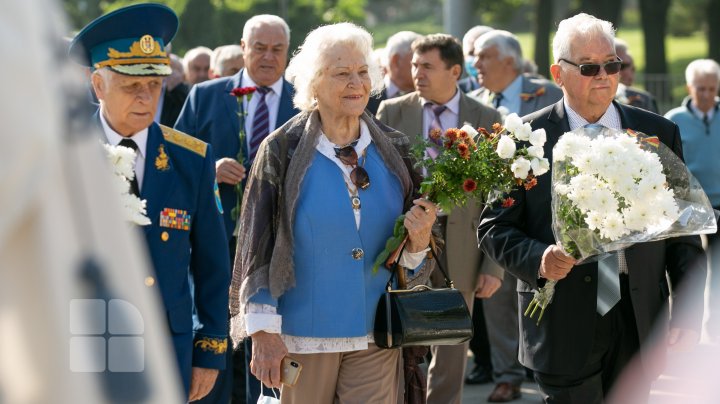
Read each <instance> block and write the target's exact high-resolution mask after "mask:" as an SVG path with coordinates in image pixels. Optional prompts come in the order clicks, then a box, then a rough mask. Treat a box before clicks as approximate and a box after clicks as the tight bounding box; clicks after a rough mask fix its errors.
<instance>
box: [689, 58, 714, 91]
mask: <svg viewBox="0 0 720 404" xmlns="http://www.w3.org/2000/svg"><path fill="white" fill-rule="evenodd" d="M701 76H715V77H717V81H718V83H719V84H720V65H718V63H717V62H716V61H714V60H712V59H696V60H693V61H692V62H690V64H688V65H687V67H686V68H685V84H687V85H689V86H691V85H693V83H694V82H695V79H696V78H698V77H701Z"/></svg>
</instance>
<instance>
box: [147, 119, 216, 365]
mask: <svg viewBox="0 0 720 404" xmlns="http://www.w3.org/2000/svg"><path fill="white" fill-rule="evenodd" d="M140 198H141V199H144V200H146V201H147V217H148V218H149V219H150V220H151V222H152V223H151V224H150V225H147V226H144V227H143V228H142V230H143V232H144V233H145V238H146V240H147V246H148V249H149V252H150V258H151V260H152V263H153V267H154V269H155V273H156V276H157V283H158V286H159V288H160V292H161V295H162V300H163V303H164V305H165V310H166V312H167V317H168V325H169V327H170V331H171V332H172V334H173V335H178V334H187V333H190V332H192V331H193V319H192V312H193V303H194V305H195V307H196V308H197V314H198V317H199V320H200V323H201V324H202V328H201V329H199V330H197V331H196V332H195V336H194V339H193V352H192V364H193V366H198V367H204V368H215V369H223V368H224V366H225V351H226V349H227V318H228V289H229V285H230V260H229V252H228V243H227V239H226V237H225V233H224V227H223V220H222V214H221V207H220V201H219V196H218V192H217V187H216V185H215V159H214V157H213V154H212V149H211V147H210V145H208V144H206V143H205V142H202V141H200V140H198V139H195V138H194V137H192V136H188V135H186V134H184V133H182V132H178V131H175V130H173V129H171V128H168V127H164V126H160V125H158V124H156V123H153V124H152V125H151V126H150V128H149V130H148V139H147V149H146V158H145V175H144V179H143V184H142V190H141V192H140ZM188 270H189V271H190V273H191V274H192V275H193V280H194V283H195V290H194V291H195V294H194V296H192V295H191V294H190V287H189V281H188ZM174 340H175V339H174ZM187 350H188V348H187V347H182V348H181V347H176V349H175V351H176V353H177V354H178V355H182V352H187Z"/></svg>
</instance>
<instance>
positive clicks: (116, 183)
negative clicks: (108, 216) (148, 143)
mask: <svg viewBox="0 0 720 404" xmlns="http://www.w3.org/2000/svg"><path fill="white" fill-rule="evenodd" d="M103 146H104V147H105V153H106V155H107V158H108V160H109V161H110V165H111V166H112V168H113V173H114V174H115V176H114V177H113V179H112V182H113V185H112V186H113V188H115V189H116V190H117V193H118V194H119V195H120V204H121V206H122V207H123V214H124V215H125V220H127V221H129V222H131V223H135V224H137V225H139V226H146V225H149V224H150V223H151V222H150V219H148V217H147V216H146V215H147V208H146V201H145V200H144V199H140V198H138V197H137V196H135V195H133V194H131V193H130V182H131V181H132V179H133V178H135V170H134V166H135V150H133V149H131V148H129V147H125V146H112V145H109V144H103Z"/></svg>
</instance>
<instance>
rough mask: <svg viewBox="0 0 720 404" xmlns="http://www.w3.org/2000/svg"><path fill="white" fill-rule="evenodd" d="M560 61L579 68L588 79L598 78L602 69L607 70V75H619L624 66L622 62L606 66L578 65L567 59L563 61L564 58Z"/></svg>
mask: <svg viewBox="0 0 720 404" xmlns="http://www.w3.org/2000/svg"><path fill="white" fill-rule="evenodd" d="M559 60H560V61H562V62H565V63H567V64H570V65H573V66H575V67H577V68H578V69H580V74H581V75H583V76H588V77H592V76H597V75H598V74H600V68H603V69H605V73H607V74H617V73H618V72H619V71H620V67H621V65H622V61H621V60H616V61H613V62H607V63H605V64H597V63H583V64H577V63H573V62H571V61H569V60H567V59H563V58H560V59H559Z"/></svg>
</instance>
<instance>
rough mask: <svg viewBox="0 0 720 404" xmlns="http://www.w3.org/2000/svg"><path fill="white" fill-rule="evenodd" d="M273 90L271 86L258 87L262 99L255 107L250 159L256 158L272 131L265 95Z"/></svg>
mask: <svg viewBox="0 0 720 404" xmlns="http://www.w3.org/2000/svg"><path fill="white" fill-rule="evenodd" d="M270 91H272V89H271V88H270V87H258V88H257V92H258V93H260V99H259V100H258V103H257V107H256V108H255V116H254V117H253V126H252V128H253V130H252V138H250V153H249V156H250V159H249V161H251V162H252V161H253V160H254V159H255V154H256V153H257V151H258V148H259V147H260V143H262V141H263V139H265V138H266V137H267V135H268V134H269V133H270V111H269V110H268V106H267V103H266V102H265V95H266V94H267V93H268V92H270Z"/></svg>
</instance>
